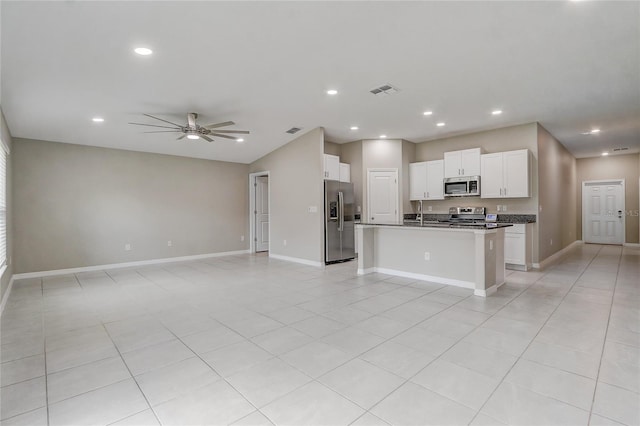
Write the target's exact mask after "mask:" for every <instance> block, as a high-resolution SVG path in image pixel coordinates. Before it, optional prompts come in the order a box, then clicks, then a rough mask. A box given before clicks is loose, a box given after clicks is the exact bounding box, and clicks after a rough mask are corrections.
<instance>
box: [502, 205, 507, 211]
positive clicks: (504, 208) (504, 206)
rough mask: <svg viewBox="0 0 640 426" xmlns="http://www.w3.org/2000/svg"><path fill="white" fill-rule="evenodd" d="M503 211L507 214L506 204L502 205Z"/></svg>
mask: <svg viewBox="0 0 640 426" xmlns="http://www.w3.org/2000/svg"><path fill="white" fill-rule="evenodd" d="M502 211H503V212H506V211H507V205H506V204H503V205H502Z"/></svg>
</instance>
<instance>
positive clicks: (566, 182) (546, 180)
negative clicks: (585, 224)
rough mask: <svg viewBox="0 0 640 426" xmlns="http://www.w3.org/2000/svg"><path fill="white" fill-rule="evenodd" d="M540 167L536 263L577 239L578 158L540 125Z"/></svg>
mask: <svg viewBox="0 0 640 426" xmlns="http://www.w3.org/2000/svg"><path fill="white" fill-rule="evenodd" d="M538 167H539V169H538V185H539V187H540V196H539V199H538V205H539V207H538V210H539V213H538V246H537V247H536V246H535V245H534V247H533V256H534V259H533V261H534V262H540V261H543V260H544V259H546V258H547V257H549V256H551V255H552V254H554V253H556V252H558V251H560V250H561V249H563V248H565V247H567V246H568V245H569V244H571V243H572V242H574V241H575V240H576V239H577V235H576V229H577V215H578V211H577V209H576V159H575V158H574V156H573V155H571V153H570V152H569V151H567V149H566V148H565V147H564V146H563V145H562V144H561V143H560V142H558V141H557V140H556V139H555V138H554V137H553V136H552V135H551V134H550V133H549V132H547V131H546V130H545V129H544V127H542V126H540V125H538ZM536 254H537V256H538V259H536V258H535V257H536Z"/></svg>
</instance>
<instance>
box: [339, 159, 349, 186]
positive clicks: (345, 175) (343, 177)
mask: <svg viewBox="0 0 640 426" xmlns="http://www.w3.org/2000/svg"><path fill="white" fill-rule="evenodd" d="M340 182H351V164H347V163H340Z"/></svg>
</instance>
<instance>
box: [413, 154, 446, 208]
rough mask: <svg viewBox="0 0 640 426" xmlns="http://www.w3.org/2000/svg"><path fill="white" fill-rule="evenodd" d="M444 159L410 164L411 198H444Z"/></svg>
mask: <svg viewBox="0 0 640 426" xmlns="http://www.w3.org/2000/svg"><path fill="white" fill-rule="evenodd" d="M442 179H444V161H443V160H435V161H423V162H420V163H411V164H409V199H410V200H444V191H443V184H442Z"/></svg>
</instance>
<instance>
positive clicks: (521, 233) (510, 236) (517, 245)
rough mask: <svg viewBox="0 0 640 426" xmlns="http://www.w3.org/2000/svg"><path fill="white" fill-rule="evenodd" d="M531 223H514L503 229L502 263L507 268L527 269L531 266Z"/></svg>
mask: <svg viewBox="0 0 640 426" xmlns="http://www.w3.org/2000/svg"><path fill="white" fill-rule="evenodd" d="M532 230H533V224H531V223H516V224H514V225H513V226H510V227H508V228H505V230H504V263H505V266H506V267H507V268H508V269H517V270H521V271H527V270H528V269H529V268H531V241H532V239H531V235H532Z"/></svg>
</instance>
